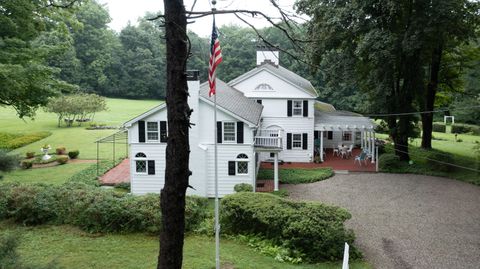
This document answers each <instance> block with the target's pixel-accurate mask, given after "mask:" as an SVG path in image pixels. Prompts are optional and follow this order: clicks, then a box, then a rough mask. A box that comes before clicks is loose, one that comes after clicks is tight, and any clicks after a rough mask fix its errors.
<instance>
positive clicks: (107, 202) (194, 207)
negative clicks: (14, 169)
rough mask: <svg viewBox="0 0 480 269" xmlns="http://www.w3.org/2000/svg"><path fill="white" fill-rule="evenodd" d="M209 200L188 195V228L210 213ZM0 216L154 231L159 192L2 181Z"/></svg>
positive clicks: (98, 229) (157, 223) (114, 229)
mask: <svg viewBox="0 0 480 269" xmlns="http://www.w3.org/2000/svg"><path fill="white" fill-rule="evenodd" d="M207 206H208V200H207V199H206V198H200V197H191V196H189V197H187V201H186V209H185V218H186V219H185V222H186V226H185V230H186V231H192V230H193V229H195V228H196V227H198V225H199V224H200V222H201V221H202V220H203V219H204V218H205V217H206V216H207V213H208V212H207V210H208V209H207ZM0 219H12V220H14V221H15V222H17V223H23V224H24V225H38V224H44V223H53V224H70V225H75V226H78V227H80V228H81V229H83V230H85V231H88V232H92V233H96V232H152V233H157V232H158V231H159V229H160V227H161V225H160V221H161V213H160V199H159V196H158V195H153V194H152V195H144V196H133V195H130V194H124V193H118V192H115V191H111V190H104V189H100V188H96V187H92V186H88V185H85V184H72V183H70V184H65V185H63V186H51V185H41V184H39V185H21V184H5V185H0Z"/></svg>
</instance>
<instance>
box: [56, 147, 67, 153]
mask: <svg viewBox="0 0 480 269" xmlns="http://www.w3.org/2000/svg"><path fill="white" fill-rule="evenodd" d="M55 153H57V155H65V154H66V153H67V149H66V148H65V147H58V148H56V149H55Z"/></svg>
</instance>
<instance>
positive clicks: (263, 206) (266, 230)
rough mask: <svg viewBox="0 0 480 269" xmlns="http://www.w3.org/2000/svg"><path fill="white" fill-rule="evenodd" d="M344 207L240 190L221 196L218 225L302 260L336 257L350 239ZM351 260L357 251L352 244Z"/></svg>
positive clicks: (357, 254) (232, 232) (316, 260)
mask: <svg viewBox="0 0 480 269" xmlns="http://www.w3.org/2000/svg"><path fill="white" fill-rule="evenodd" d="M350 218H351V215H350V213H348V212H347V211H346V210H345V209H342V208H339V207H334V206H327V205H323V204H319V203H303V202H293V201H289V200H286V199H283V198H280V197H277V196H275V195H271V194H265V193H250V192H241V193H236V194H232V195H228V196H226V197H224V198H223V199H222V215H221V221H222V228H223V230H224V231H225V232H226V233H231V234H253V235H257V236H260V237H264V238H265V239H269V240H272V242H273V243H275V244H277V245H279V246H282V247H286V248H288V249H291V250H295V251H299V252H300V253H302V254H303V257H304V259H305V260H306V261H310V262H318V261H325V260H339V259H341V258H342V257H343V247H344V243H345V242H347V243H349V244H351V243H352V242H353V240H354V234H353V231H351V230H347V229H346V228H345V227H344V222H345V221H346V220H348V219H350ZM350 251H351V252H350V253H351V254H350V257H351V258H352V259H355V258H358V257H359V255H360V254H359V252H358V251H357V250H356V249H355V248H354V247H353V246H352V248H351V249H350Z"/></svg>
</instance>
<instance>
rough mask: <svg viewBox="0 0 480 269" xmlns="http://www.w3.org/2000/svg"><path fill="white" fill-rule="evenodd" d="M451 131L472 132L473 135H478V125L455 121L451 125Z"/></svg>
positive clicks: (479, 130) (457, 132)
mask: <svg viewBox="0 0 480 269" xmlns="http://www.w3.org/2000/svg"><path fill="white" fill-rule="evenodd" d="M452 133H456V134H466V133H472V134H474V135H480V126H478V125H470V124H461V123H455V124H453V125H452Z"/></svg>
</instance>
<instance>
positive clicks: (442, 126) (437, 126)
mask: <svg viewBox="0 0 480 269" xmlns="http://www.w3.org/2000/svg"><path fill="white" fill-rule="evenodd" d="M432 131H434V132H439V133H445V132H447V126H445V124H443V123H435V122H434V123H433V125H432Z"/></svg>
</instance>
